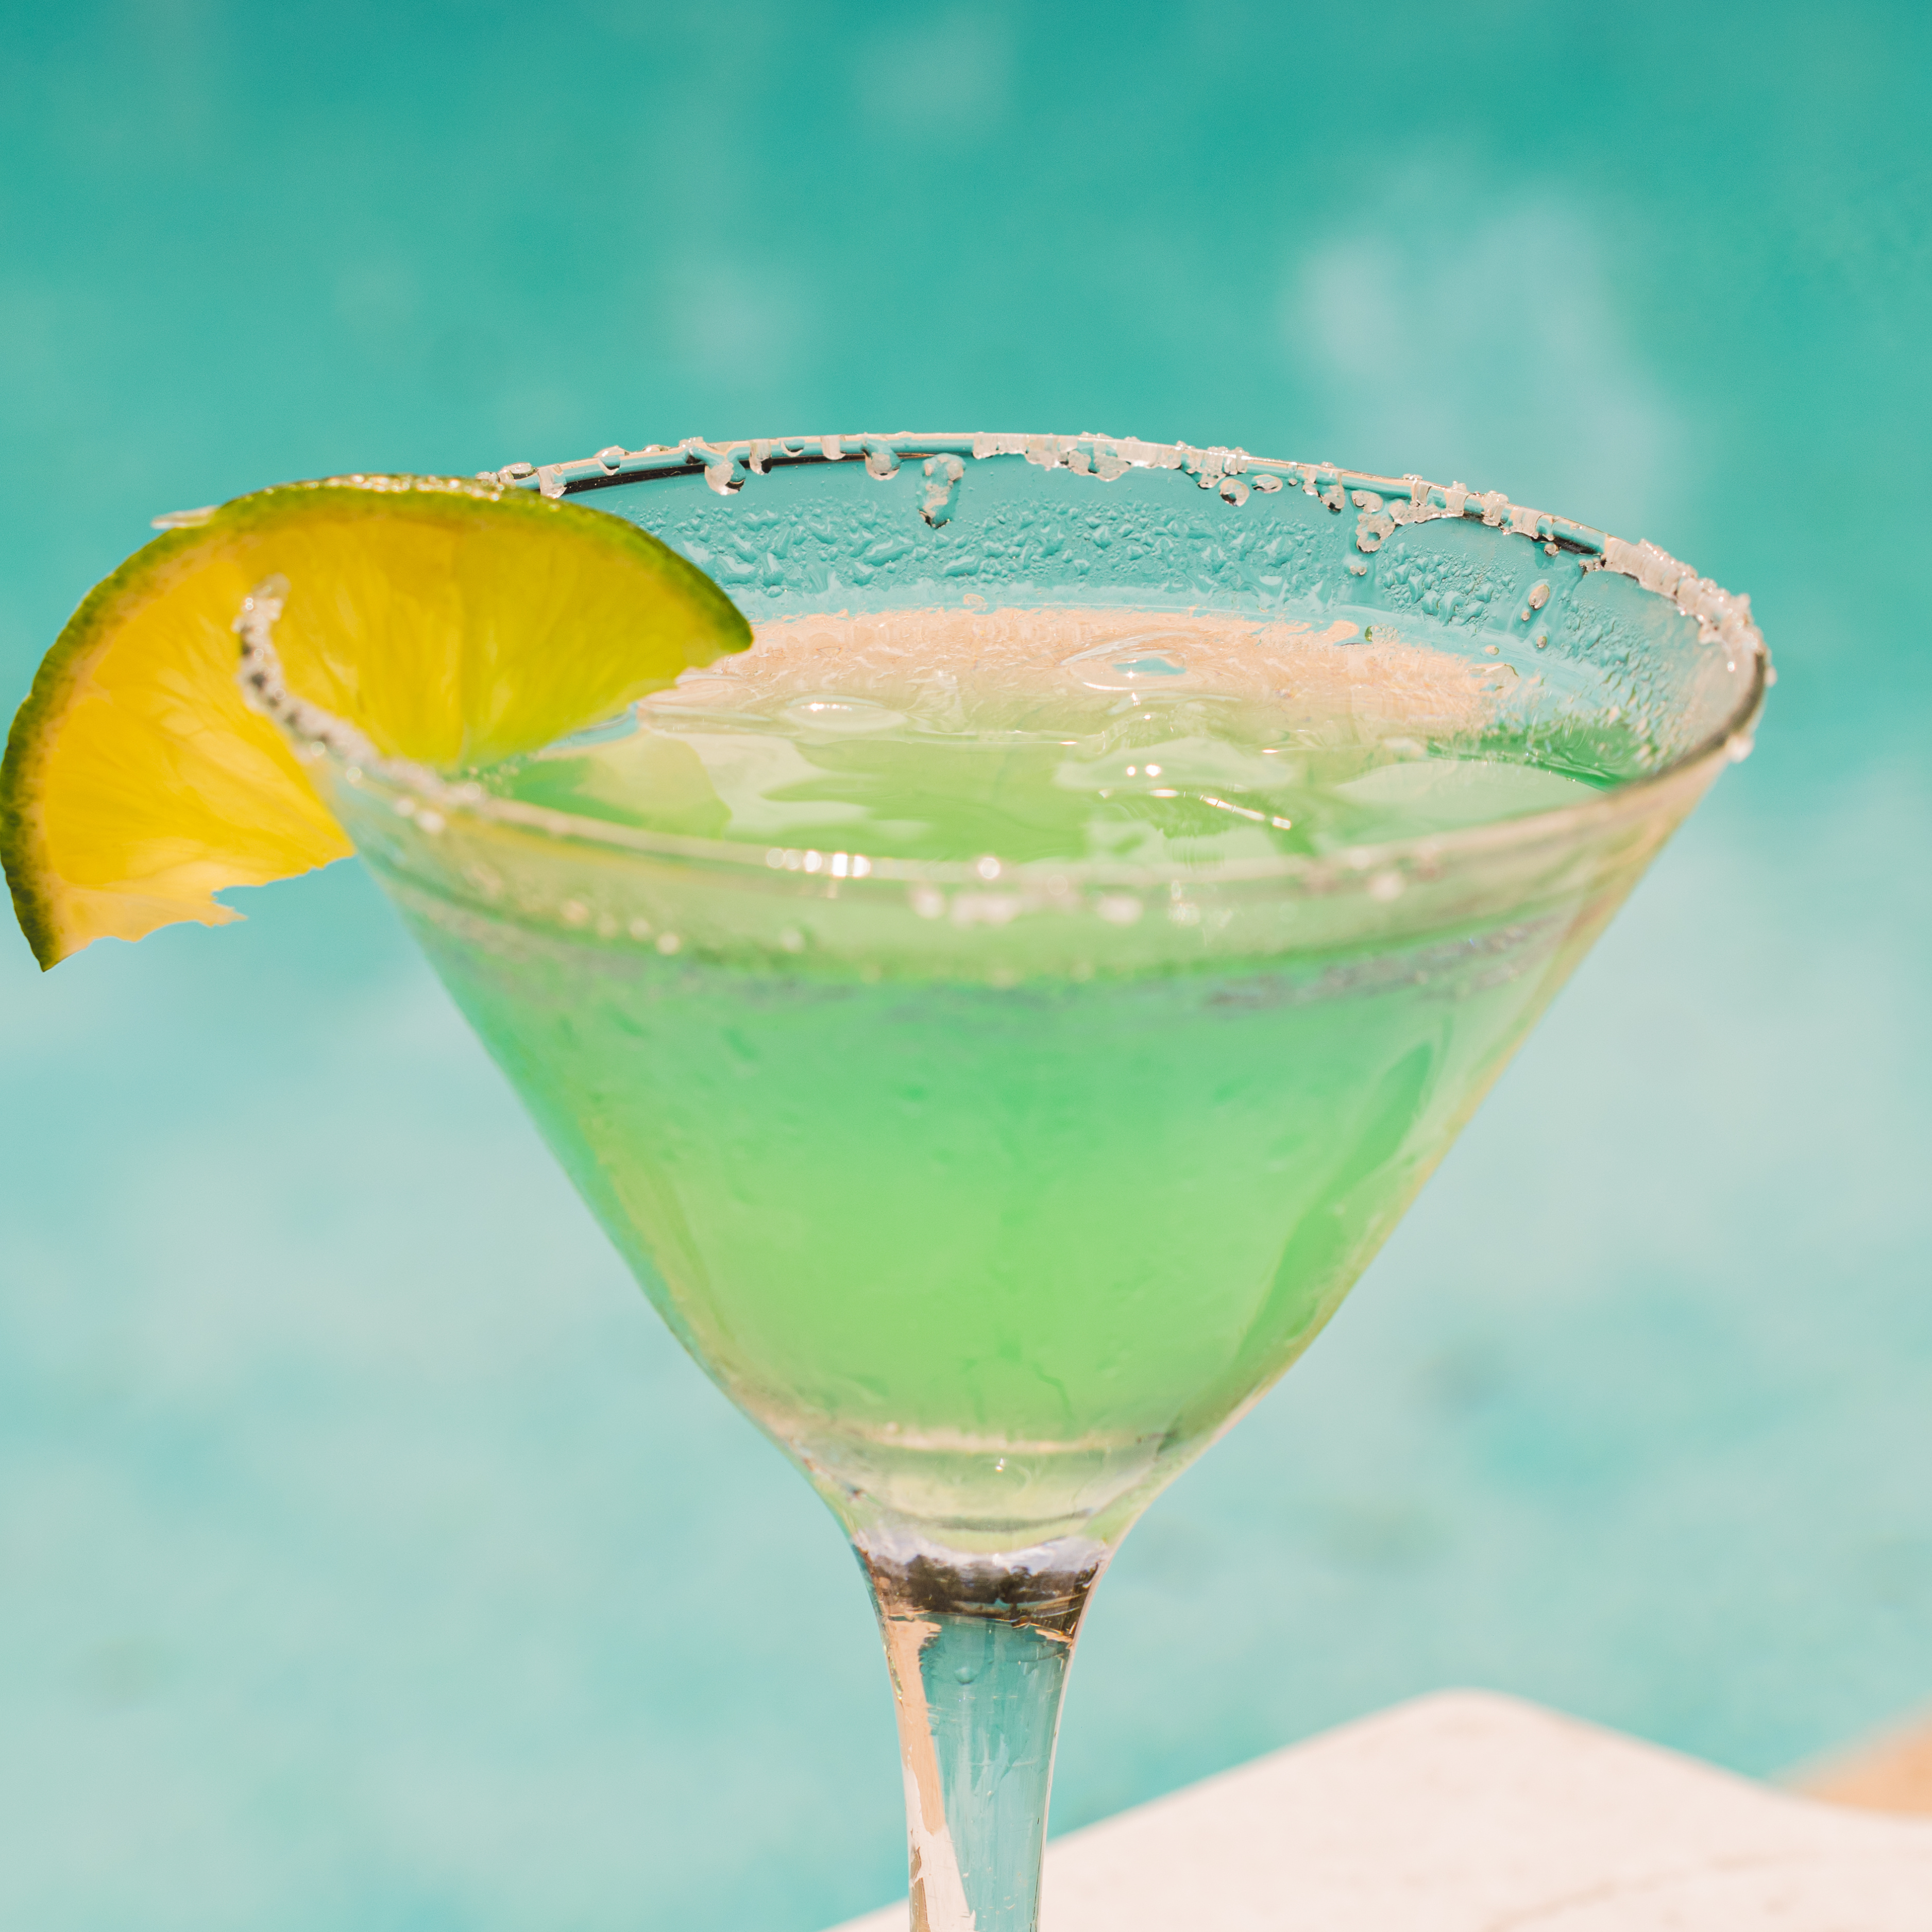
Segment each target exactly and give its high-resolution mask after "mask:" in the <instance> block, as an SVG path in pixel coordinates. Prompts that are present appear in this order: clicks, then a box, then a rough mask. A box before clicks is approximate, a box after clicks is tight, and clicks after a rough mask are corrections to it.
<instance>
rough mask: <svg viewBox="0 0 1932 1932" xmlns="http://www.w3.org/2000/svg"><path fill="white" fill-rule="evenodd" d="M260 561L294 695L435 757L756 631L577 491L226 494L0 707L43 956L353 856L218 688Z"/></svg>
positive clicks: (685, 568)
mask: <svg viewBox="0 0 1932 1932" xmlns="http://www.w3.org/2000/svg"><path fill="white" fill-rule="evenodd" d="M275 576H280V577H284V578H286V579H287V582H288V584H289V590H288V593H287V599H286V602H285V605H284V611H283V615H282V617H281V622H279V624H278V625H277V628H276V644H277V646H278V650H279V652H280V654H281V659H282V663H283V667H284V672H285V673H286V675H287V679H288V682H289V685H290V689H291V690H293V691H295V692H296V693H297V694H299V695H300V696H302V697H305V698H307V699H308V700H310V701H311V702H312V703H316V704H319V705H320V706H323V708H324V709H326V710H328V711H329V712H333V713H334V714H335V715H337V716H338V717H341V718H344V719H346V720H347V721H349V722H350V723H352V724H356V725H357V726H358V727H360V729H361V730H362V731H363V732H364V733H365V734H366V735H367V736H368V737H369V738H370V739H371V740H372V741H373V742H374V744H375V745H377V748H379V749H380V750H381V751H383V752H384V753H385V754H389V755H391V756H395V757H408V758H413V759H416V760H419V761H421V762H422V763H425V764H431V765H435V766H442V767H444V768H446V769H448V768H452V767H454V768H461V767H465V766H472V765H478V764H484V763H490V762H492V761H493V760H497V759H500V758H503V757H508V756H510V755H511V754H514V753H516V752H518V751H528V750H531V749H533V748H535V747H537V746H538V745H544V744H547V743H548V742H550V741H551V740H553V739H556V738H557V737H559V736H562V735H564V734H565V733H568V732H570V731H572V730H577V729H578V728H580V727H582V726H583V725H585V724H591V723H594V722H595V721H597V720H598V719H600V718H605V717H608V716H610V715H611V714H612V713H613V712H616V711H618V710H619V709H622V706H625V704H627V703H630V702H631V700H634V699H635V698H637V697H642V696H643V695H644V694H646V692H649V691H654V690H657V689H659V688H662V687H663V686H664V685H667V684H668V683H670V682H671V681H672V679H674V678H675V677H676V676H677V674H678V673H679V671H681V670H685V668H687V667H689V666H691V665H694V664H708V663H709V662H710V661H712V660H713V659H714V658H717V657H718V656H719V655H721V654H723V653H724V652H727V651H733V650H739V649H743V648H744V646H745V645H746V644H747V643H748V642H749V641H750V636H751V633H750V630H749V628H748V625H746V623H745V619H744V618H743V616H742V615H741V614H740V613H739V611H738V610H737V608H736V606H735V605H734V604H732V602H731V601H730V599H729V598H727V597H726V596H725V595H724V592H722V591H721V589H718V586H717V585H715V583H712V581H711V580H710V579H709V577H706V576H705V575H704V574H703V572H702V571H699V570H698V569H697V568H695V566H694V565H691V564H690V563H688V562H686V561H685V559H683V558H682V557H680V556H678V555H677V554H676V553H675V552H673V551H672V550H668V549H667V548H666V547H664V545H663V544H661V543H659V542H658V541H657V539H656V538H654V537H651V536H649V535H646V534H645V532H643V531H641V530H640V529H637V528H636V527H635V526H634V525H632V524H630V523H626V522H625V521H624V520H622V519H621V518H619V517H614V516H610V515H607V514H604V513H602V512H601V511H595V510H588V509H585V508H582V507H580V506H579V505H574V504H569V503H565V502H557V501H553V500H552V499H548V498H545V497H542V496H535V495H532V494H529V493H526V492H523V491H517V490H505V488H503V487H502V486H501V485H499V484H495V483H485V482H481V481H471V480H469V479H467V478H444V477H407V476H367V477H360V476H359V477H347V478H335V479H333V480H331V481H325V482H319V483H298V484H284V485H281V486H280V487H277V488H275V489H272V490H263V491H261V492H260V493H257V494H255V495H254V496H243V497H239V498H237V499H236V500H235V501H234V502H231V503H227V504H224V505H222V506H221V507H220V508H218V509H216V510H214V511H211V512H210V513H209V514H208V516H207V517H206V519H205V520H202V521H201V522H199V523H196V524H194V525H193V526H190V527H187V528H183V529H172V530H169V531H168V532H166V533H165V534H164V535H162V536H160V537H159V538H157V539H156V540H155V541H154V542H152V543H151V544H148V546H147V547H145V549H143V550H139V551H138V552H137V553H136V554H135V555H134V556H132V557H130V559H128V561H127V562H126V563H124V565H121V568H120V569H119V570H118V571H115V574H113V576H112V577H109V578H108V579H107V580H106V581H105V582H104V583H101V584H100V585H98V586H97V587H96V588H95V589H94V590H93V591H92V592H90V593H89V595H88V597H87V598H86V601H84V602H83V604H81V606H80V609H79V610H77V611H76V612H75V613H74V616H73V617H72V619H71V620H70V621H69V622H68V625H67V627H66V628H65V629H64V630H63V631H62V633H61V634H60V637H58V640H56V641H55V644H54V646H53V648H52V649H51V650H50V651H49V652H48V653H47V655H46V658H45V659H44V660H43V661H42V663H41V665H40V671H39V673H38V675H37V676H36V677H35V679H34V686H33V689H32V691H31V693H30V694H28V698H27V700H26V703H25V704H23V706H21V708H20V712H19V714H18V715H17V717H16V718H15V719H14V721H13V730H12V732H11V733H10V736H9V737H8V740H7V752H6V757H5V763H4V764H0V861H4V863H5V870H6V874H7V883H8V884H9V886H10V887H11V889H12V891H13V904H14V909H15V911H16V913H17V915H18V916H19V919H20V926H21V929H22V930H23V932H25V933H26V936H27V938H28V943H29V944H31V946H32V947H33V949H34V956H35V957H36V958H37V959H38V960H39V961H40V964H41V965H43V967H45V966H51V965H54V964H55V963H56V962H58V961H59V960H61V959H65V958H66V957H67V956H68V955H69V954H71V953H75V952H77V951H79V950H80V948H81V947H84V946H86V945H88V944H90V943H91V942H92V941H94V940H95V939H98V938H103V937H105V936H110V935H111V936H113V937H115V938H122V939H138V938H140V937H142V935H144V934H145V933H148V932H152V931H154V929H156V928H157V926H166V925H169V924H172V923H173V922H176V921H178V920H183V919H187V920H196V921H199V922H200V923H202V924H203V925H208V926H218V925H221V924H223V923H225V922H227V921H228V920H230V919H236V918H238V917H239V916H240V915H239V913H236V912H235V911H234V910H233V909H232V908H231V907H227V906H224V905H223V904H220V903H219V901H217V900H216V899H215V898H214V896H213V895H214V893H216V892H220V891H221V890H223V889H224V888H226V887H228V886H245V885H260V884H263V883H266V882H267V881H268V880H272V879H280V878H287V877H293V875H295V874H297V873H300V872H305V871H309V870H311V868H314V867H315V866H317V865H326V864H327V863H328V862H329V861H330V860H331V859H337V858H341V857H342V856H344V855H345V854H346V853H347V852H348V850H349V846H348V844H347V841H346V840H345V838H344V836H343V835H342V832H341V829H340V828H339V827H338V826H337V825H336V824H335V820H333V819H332V817H330V815H329V813H328V811H327V810H326V808H324V806H323V804H322V802H321V801H320V799H318V798H317V796H316V794H315V793H314V790H313V789H312V788H311V786H310V784H309V782H308V779H307V778H306V777H305V775H303V772H302V769H301V767H300V766H299V763H298V762H297V760H296V758H295V757H294V756H293V754H292V752H291V751H290V748H289V747H288V745H287V743H286V742H284V739H283V738H282V736H281V733H280V732H279V731H278V730H277V729H276V727H275V726H274V725H272V724H270V723H269V721H267V720H266V718H262V717H260V715H257V713H256V712H254V711H251V709H249V708H248V706H247V704H246V703H245V702H244V700H243V698H242V693H241V691H240V689H239V686H238V685H237V684H236V676H235V672H236V661H237V646H236V639H235V636H234V632H233V623H234V619H235V615H236V611H237V610H239V608H240V607H241V604H242V599H243V598H245V597H246V596H247V595H248V594H249V592H251V590H252V589H254V587H255V586H257V584H259V583H261V582H262V581H263V580H264V579H266V578H268V577H275Z"/></svg>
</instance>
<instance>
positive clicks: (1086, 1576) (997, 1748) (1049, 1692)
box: [856, 1543, 1100, 1932]
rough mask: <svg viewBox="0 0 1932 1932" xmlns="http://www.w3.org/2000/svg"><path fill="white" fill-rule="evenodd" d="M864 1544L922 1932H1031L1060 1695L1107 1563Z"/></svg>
mask: <svg viewBox="0 0 1932 1932" xmlns="http://www.w3.org/2000/svg"><path fill="white" fill-rule="evenodd" d="M856 1547H857V1548H858V1553H859V1562H860V1565H862V1568H864V1570H865V1575H866V1579H867V1581H868V1583H870V1584H871V1589H872V1601H873V1603H874V1605H875V1606H876V1607H877V1610H878V1613H879V1628H880V1631H881V1632H882V1634H883V1636H884V1638H885V1643H886V1664H887V1665H888V1666H889V1668H890V1670H891V1672H892V1694H893V1697H894V1700H895V1703H897V1706H898V1725H899V1750H900V1754H901V1758H902V1759H903V1761H904V1768H905V1791H906V1829H907V1838H908V1840H909V1842H910V1855H911V1903H912V1927H913V1932H1035V1928H1036V1927H1037V1925H1038V1924H1039V1922H1040V1859H1041V1855H1042V1853H1043V1852H1044V1850H1045V1849H1046V1811H1047V1799H1048V1796H1049V1791H1050V1790H1051V1787H1052V1782H1053V1748H1054V1740H1055V1736H1056V1735H1057V1733H1058V1730H1059V1728H1060V1706H1061V1698H1062V1697H1063V1696H1064V1694H1065V1691H1066V1688H1067V1669H1068V1667H1069V1666H1070V1664H1072V1663H1073V1646H1074V1642H1075V1640H1076V1637H1078V1636H1079V1630H1080V1619H1081V1617H1082V1615H1083V1613H1085V1610H1086V1607H1087V1599H1088V1595H1089V1593H1090V1592H1091V1590H1092V1589H1093V1586H1094V1582H1095V1580H1096V1579H1097V1577H1098V1576H1099V1574H1100V1560H1096V1559H1095V1558H1094V1556H1092V1555H1091V1554H1088V1556H1086V1557H1085V1560H1082V1559H1073V1560H1071V1561H1070V1562H1068V1563H1067V1564H1066V1565H1064V1566H1062V1565H1047V1566H1043V1567H1036V1566H1035V1565H1032V1564H1025V1565H1020V1564H1014V1563H1012V1562H1005V1561H1003V1560H1001V1559H992V1560H987V1559H975V1558H971V1557H961V1558H959V1559H950V1558H947V1557H943V1556H929V1555H922V1556H916V1557H915V1558H913V1559H911V1560H910V1562H905V1561H900V1560H897V1559H892V1558H887V1557H884V1556H880V1555H879V1554H877V1553H874V1552H871V1551H868V1550H867V1548H866V1547H865V1545H864V1544H863V1543H860V1544H858V1545H857V1546H856ZM1088 1548H1089V1550H1090V1551H1091V1546H1089V1547H1088ZM1029 1554H1032V1553H1029Z"/></svg>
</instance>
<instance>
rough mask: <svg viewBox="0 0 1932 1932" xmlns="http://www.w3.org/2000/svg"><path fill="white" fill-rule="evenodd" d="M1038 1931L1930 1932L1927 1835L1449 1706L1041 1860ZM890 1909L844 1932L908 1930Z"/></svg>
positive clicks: (1364, 1726)
mask: <svg viewBox="0 0 1932 1932" xmlns="http://www.w3.org/2000/svg"><path fill="white" fill-rule="evenodd" d="M1042 1919H1043V1932H1181V1928H1187V1927H1202V1928H1204V1932H1205V1928H1211V1929H1212V1932H1928V1928H1932V1822H1926V1823H1921V1822H1919V1821H1918V1820H1905V1819H1896V1818H1883V1817H1875V1816H1873V1815H1871V1814H1866V1813H1861V1812H1855V1811H1844V1810H1841V1809H1839V1808H1837V1807H1835V1806H1832V1805H1822V1804H1819V1803H1817V1802H1814V1801H1813V1800H1811V1799H1804V1798H1799V1797H1795V1796H1791V1795H1790V1794H1788V1793H1784V1792H1780V1791H1775V1790H1770V1789H1769V1788H1767V1787H1765V1786H1763V1785H1759V1784H1752V1783H1751V1782H1750V1781H1748V1780H1747V1779H1745V1778H1736V1777H1733V1776H1732V1775H1730V1773H1729V1772H1722V1771H1718V1770H1715V1769H1712V1767H1711V1766H1709V1765H1705V1764H1701V1763H1697V1761H1695V1760H1692V1759H1690V1758H1686V1757H1679V1756H1678V1755H1676V1754H1675V1753H1673V1752H1670V1751H1663V1750H1660V1749H1659V1748H1658V1747H1656V1746H1655V1745H1647V1744H1640V1743H1638V1742H1636V1741H1635V1740H1634V1739H1630V1738H1626V1737H1623V1736H1619V1734H1617V1733H1615V1732H1612V1731H1606V1730H1598V1728H1596V1727H1594V1726H1592V1725H1589V1724H1580V1723H1578V1722H1577V1721H1574V1719H1571V1718H1562V1717H1559V1716H1557V1715H1555V1714H1553V1713H1552V1712H1547V1711H1544V1710H1541V1709H1538V1707H1537V1706H1534V1705H1532V1704H1526V1703H1519V1702H1517V1700H1514V1699H1512V1698H1508V1697H1496V1696H1493V1695H1491V1694H1487V1693H1482V1692H1475V1691H1451V1692H1445V1693H1443V1694H1441V1695H1439V1696H1436V1697H1425V1698H1421V1699H1419V1700H1417V1701H1416V1702H1415V1703H1410V1704H1403V1705H1400V1706H1397V1708H1396V1709H1394V1710H1392V1711H1388V1712H1382V1714H1381V1715H1378V1716H1376V1717H1373V1718H1367V1719H1364V1721H1362V1722H1361V1723H1359V1724H1350V1725H1348V1726H1346V1727H1344V1728H1343V1729H1342V1730H1337V1731H1331V1732H1329V1733H1327V1734H1326V1735H1325V1736H1322V1737H1319V1738H1316V1739H1312V1740H1311V1741H1310V1742H1308V1743H1307V1744H1303V1745H1295V1746H1293V1747H1292V1748H1290V1749H1289V1750H1287V1751H1277V1752H1276V1753H1274V1754H1273V1755H1272V1756H1271V1757H1265V1758H1260V1759H1258V1760H1256V1762H1255V1763H1252V1764H1248V1765H1244V1766H1241V1768H1240V1769H1238V1770H1235V1771H1232V1772H1225V1773H1223V1775H1221V1776H1220V1777H1218V1778H1208V1779H1205V1780H1204V1781H1202V1783H1200V1784H1195V1785H1191V1786H1190V1787H1187V1789H1186V1790H1183V1791H1178V1792H1175V1793H1173V1794H1172V1796H1169V1797H1166V1798H1163V1799H1157V1800H1156V1801H1155V1802H1154V1803H1152V1804H1151V1805H1141V1806H1139V1807H1138V1808H1136V1809H1135V1810H1133V1811H1125V1812H1123V1813H1121V1814H1120V1816H1119V1817H1115V1818H1109V1819H1107V1820H1104V1821H1103V1823H1100V1824H1097V1825H1091V1826H1088V1827H1087V1829H1085V1830H1084V1831H1079V1832H1070V1833H1069V1834H1068V1835H1067V1836H1066V1837H1065V1838H1061V1839H1058V1840H1056V1841H1055V1843H1053V1844H1052V1846H1051V1847H1050V1848H1049V1850H1048V1852H1047V1858H1046V1898H1045V1902H1044V1905H1043V1911H1042ZM905 1924H906V1909H905V1907H904V1905H902V1904H901V1905H898V1906H893V1907H891V1908H889V1909H887V1910H885V1911H883V1912H874V1913H872V1914H871V1915H869V1916H868V1917H866V1918H859V1919H855V1920H853V1921H852V1922H851V1924H850V1926H849V1927H846V1928H844V1932H904V1927H905Z"/></svg>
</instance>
